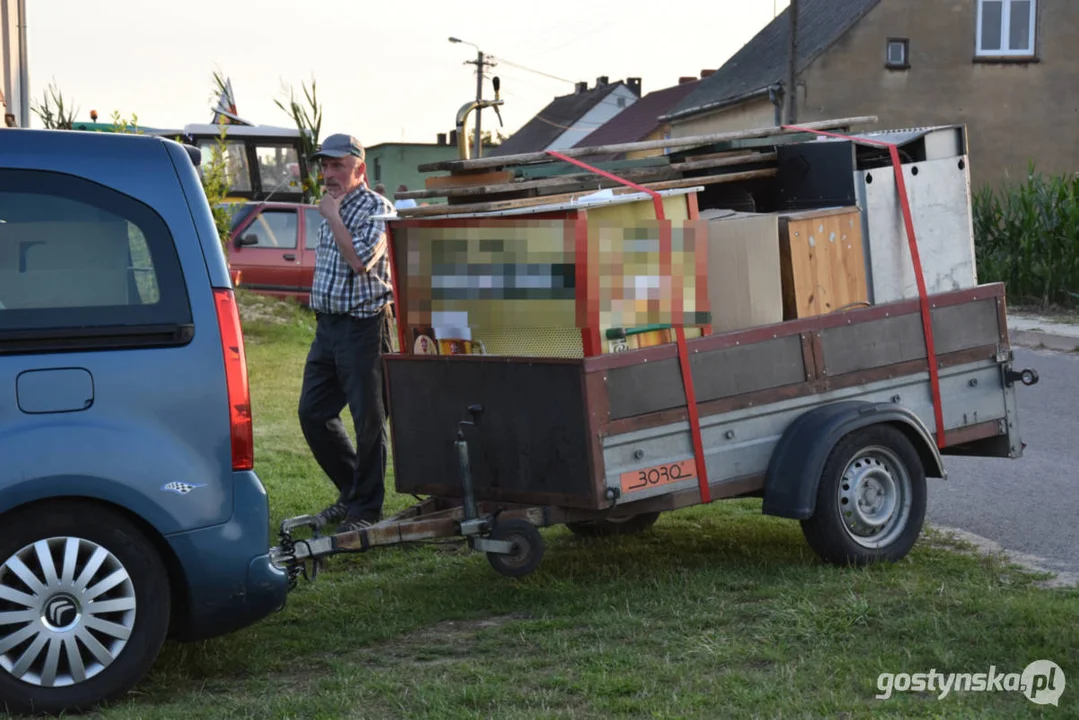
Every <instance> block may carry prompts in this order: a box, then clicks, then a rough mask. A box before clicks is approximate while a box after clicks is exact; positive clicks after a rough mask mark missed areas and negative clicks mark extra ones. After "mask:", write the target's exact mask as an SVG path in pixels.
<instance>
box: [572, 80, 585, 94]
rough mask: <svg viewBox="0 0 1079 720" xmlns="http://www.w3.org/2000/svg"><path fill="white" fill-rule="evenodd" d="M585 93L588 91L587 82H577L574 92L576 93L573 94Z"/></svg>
mask: <svg viewBox="0 0 1079 720" xmlns="http://www.w3.org/2000/svg"><path fill="white" fill-rule="evenodd" d="M587 91H588V83H587V82H579V83H577V90H576V93H575V94H576V95H580V94H581V93H583V92H587Z"/></svg>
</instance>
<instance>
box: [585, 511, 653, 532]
mask: <svg viewBox="0 0 1079 720" xmlns="http://www.w3.org/2000/svg"><path fill="white" fill-rule="evenodd" d="M658 519H659V513H658V512H646V513H639V514H637V515H627V516H626V517H620V518H602V519H599V520H582V521H580V522H568V523H566V527H567V528H569V530H570V532H572V533H573V534H574V535H581V536H583V537H609V536H611V535H636V534H637V533H642V532H644V531H645V530H647V529H648V528H650V527H652V526H653V525H655V524H656V520H658Z"/></svg>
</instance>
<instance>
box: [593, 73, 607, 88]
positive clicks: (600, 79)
mask: <svg viewBox="0 0 1079 720" xmlns="http://www.w3.org/2000/svg"><path fill="white" fill-rule="evenodd" d="M609 80H610V78H609V77H607V76H606V75H600V76H599V77H598V78H596V87H603V86H604V85H606V84H607V82H608V81H609Z"/></svg>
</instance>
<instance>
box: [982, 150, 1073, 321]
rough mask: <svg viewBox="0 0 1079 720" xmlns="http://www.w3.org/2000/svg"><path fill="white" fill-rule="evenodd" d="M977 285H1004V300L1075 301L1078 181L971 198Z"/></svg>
mask: <svg viewBox="0 0 1079 720" xmlns="http://www.w3.org/2000/svg"><path fill="white" fill-rule="evenodd" d="M973 210H974V238H975V255H976V260H977V263H978V279H979V281H981V282H1003V283H1005V286H1006V288H1007V292H1008V296H1009V299H1010V300H1012V301H1014V302H1035V303H1038V304H1040V305H1042V306H1043V307H1047V306H1049V305H1054V304H1061V305H1074V304H1076V301H1077V300H1079V175H1056V176H1050V177H1048V178H1047V177H1045V176H1043V175H1041V174H1040V173H1035V171H1034V166H1033V165H1031V167H1030V171H1029V174H1028V177H1027V180H1026V182H1025V183H1022V184H1019V185H1005V186H1001V187H1000V188H999V189H996V190H994V189H993V188H990V187H985V188H983V189H982V190H980V191H979V192H978V193H976V194H975V196H974V208H973Z"/></svg>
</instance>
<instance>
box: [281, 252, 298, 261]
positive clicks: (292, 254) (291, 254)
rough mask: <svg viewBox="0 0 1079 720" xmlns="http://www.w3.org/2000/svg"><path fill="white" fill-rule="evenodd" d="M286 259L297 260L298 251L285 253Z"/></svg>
mask: <svg viewBox="0 0 1079 720" xmlns="http://www.w3.org/2000/svg"><path fill="white" fill-rule="evenodd" d="M283 257H284V258H285V259H286V260H295V259H296V253H285V254H284V256H283Z"/></svg>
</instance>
